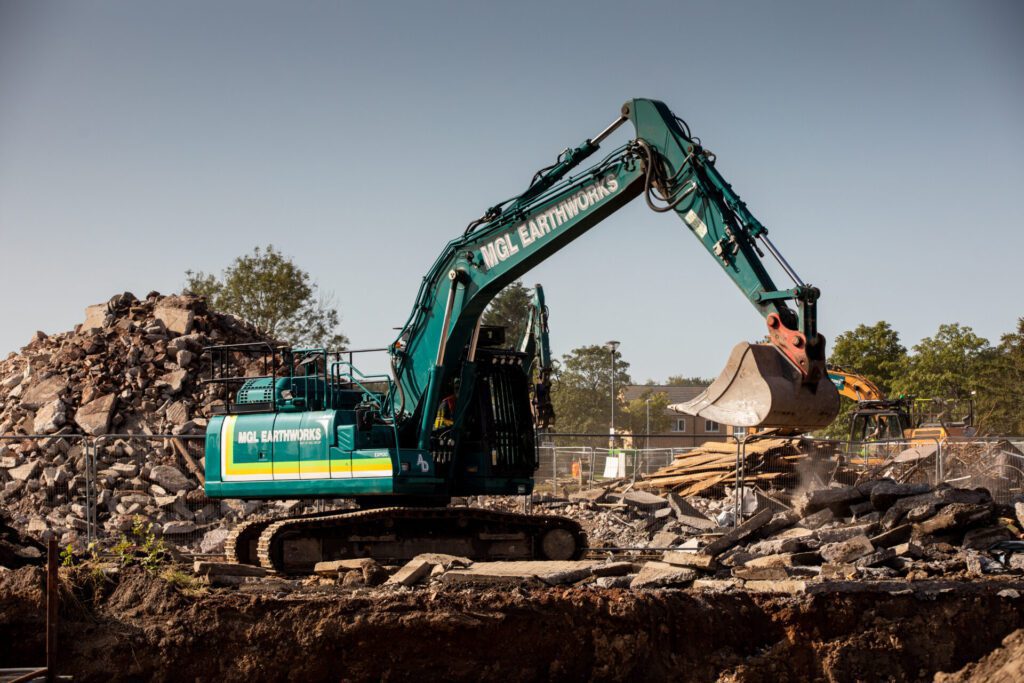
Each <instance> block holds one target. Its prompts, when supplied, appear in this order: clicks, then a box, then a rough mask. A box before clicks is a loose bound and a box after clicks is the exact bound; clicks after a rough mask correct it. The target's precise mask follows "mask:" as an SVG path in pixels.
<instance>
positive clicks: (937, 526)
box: [914, 503, 993, 534]
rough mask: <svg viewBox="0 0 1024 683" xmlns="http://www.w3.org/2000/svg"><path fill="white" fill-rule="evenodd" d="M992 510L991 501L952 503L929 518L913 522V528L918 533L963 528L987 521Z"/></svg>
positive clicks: (990, 516)
mask: <svg viewBox="0 0 1024 683" xmlns="http://www.w3.org/2000/svg"><path fill="white" fill-rule="evenodd" d="M992 512H993V507H992V504H991V503H987V504H983V505H977V504H972V503H952V504H950V505H947V506H946V507H944V508H943V509H942V510H941V511H940V512H939V513H938V514H936V515H935V516H934V517H932V518H931V519H927V520H925V521H923V522H921V523H920V524H915V525H914V530H915V531H916V532H917V533H920V534H934V533H936V532H938V531H950V530H954V529H963V528H966V527H969V526H973V525H975V524H981V523H984V522H987V521H989V520H990V519H991V518H992Z"/></svg>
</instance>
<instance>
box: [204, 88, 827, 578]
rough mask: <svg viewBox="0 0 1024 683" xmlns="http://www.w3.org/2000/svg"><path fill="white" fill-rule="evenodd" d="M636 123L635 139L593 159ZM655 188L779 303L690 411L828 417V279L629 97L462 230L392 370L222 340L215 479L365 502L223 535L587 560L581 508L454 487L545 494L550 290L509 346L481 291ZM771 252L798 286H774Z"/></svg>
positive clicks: (394, 553) (734, 420)
mask: <svg viewBox="0 0 1024 683" xmlns="http://www.w3.org/2000/svg"><path fill="white" fill-rule="evenodd" d="M627 121H629V122H631V123H632V124H633V126H634V128H635V130H636V137H635V138H634V139H632V140H629V141H627V142H625V143H624V144H622V145H620V146H618V147H616V148H615V149H612V150H611V151H610V152H609V153H608V154H607V155H606V156H604V158H603V159H601V160H600V161H599V162H598V163H596V164H594V165H592V166H590V167H589V168H586V169H583V170H578V171H577V169H578V167H579V166H580V165H581V163H582V162H583V161H584V160H585V159H587V158H589V157H591V156H593V155H594V154H595V153H596V152H597V151H598V150H599V149H600V148H601V145H602V144H603V143H604V142H605V140H606V139H607V138H608V137H609V136H610V135H611V134H612V133H613V132H614V131H615V130H616V129H618V128H619V127H620V126H621V125H622V124H624V123H626V122H627ZM640 196H643V197H644V200H645V202H646V203H647V205H648V206H649V207H650V208H651V209H653V210H654V211H656V212H659V213H675V214H676V215H677V216H678V217H679V218H680V219H682V221H683V223H684V225H685V226H686V227H687V228H688V229H689V231H690V233H691V234H692V235H693V236H694V237H695V238H696V239H697V241H698V242H699V243H700V244H701V245H702V246H703V247H704V248H705V249H706V250H707V252H708V253H709V254H710V255H711V257H712V258H713V259H714V260H715V261H716V262H717V263H718V264H719V266H720V267H721V268H722V270H723V272H725V274H726V275H728V276H729V277H730V278H731V279H732V280H733V282H735V283H736V285H737V286H738V287H739V289H740V291H741V292H743V294H744V296H746V297H747V299H748V300H749V301H750V302H751V304H753V306H754V308H755V309H756V310H757V311H758V312H759V313H760V314H761V315H762V317H763V318H764V319H765V323H766V326H767V333H768V338H769V340H770V343H769V344H747V343H741V344H739V345H738V346H737V347H736V348H735V349H733V351H732V354H731V355H730V359H729V364H728V366H727V367H726V369H725V370H724V371H723V373H722V375H721V376H720V377H719V378H718V379H717V380H716V381H715V382H714V383H713V384H712V385H711V386H710V387H709V388H708V390H707V391H706V392H705V393H704V394H703V395H701V396H699V397H698V398H697V399H695V400H694V401H691V402H690V403H689V404H686V405H682V406H677V409H679V410H683V411H687V412H690V413H692V414H697V415H701V416H703V417H706V418H707V419H711V420H715V421H717V422H720V423H723V424H731V425H736V426H745V427H753V426H764V427H772V426H778V427H788V428H799V429H812V428H817V427H821V426H824V425H826V424H828V423H830V422H831V421H832V419H833V418H834V417H835V415H836V413H837V412H838V407H839V400H838V395H837V393H836V390H835V387H834V386H833V385H832V383H831V382H830V381H829V379H828V375H827V373H826V372H825V340H824V338H823V337H822V336H821V335H820V334H819V333H818V331H817V315H816V306H817V300H818V297H819V291H818V289H816V288H815V287H812V286H810V285H808V284H805V283H804V282H803V281H802V280H800V278H799V277H797V275H796V273H795V272H794V270H793V269H792V267H790V265H789V264H788V263H787V262H786V260H785V259H784V258H783V257H782V256H781V255H780V253H779V252H778V250H777V249H776V248H775V246H774V245H773V243H772V242H771V240H769V238H768V231H767V230H766V229H765V227H764V226H763V225H762V224H761V223H760V222H759V221H758V220H757V219H756V218H755V217H754V216H753V215H752V214H751V213H750V212H749V211H748V210H747V207H746V205H745V204H744V203H743V201H742V200H741V199H740V198H739V196H738V195H737V194H736V193H735V192H733V190H732V188H731V187H730V186H729V184H728V183H727V182H726V181H725V180H724V179H723V178H722V176H721V175H720V174H719V173H718V171H717V169H716V167H715V156H714V154H712V153H711V151H709V150H708V149H706V148H704V147H703V146H702V145H701V143H700V141H699V139H698V138H696V137H694V136H693V135H692V134H691V133H690V129H689V127H688V126H687V124H686V123H685V122H684V121H682V120H681V119H679V118H677V117H676V116H675V115H673V114H672V112H671V111H669V109H668V107H666V106H665V105H664V104H663V103H661V102H658V101H655V100H647V99H635V100H630V101H629V102H627V103H626V104H625V105H624V106H623V107H622V111H621V115H620V116H619V117H618V118H616V119H615V121H613V122H612V123H611V124H610V125H609V126H608V127H606V128H605V129H604V130H602V131H601V132H600V133H599V134H598V135H596V136H594V137H593V138H590V139H587V140H585V141H584V142H583V144H581V145H579V146H578V147H575V148H571V149H567V150H565V151H564V152H562V154H561V155H560V156H559V157H558V159H557V160H556V161H555V163H553V164H552V165H550V166H548V167H546V168H543V169H541V170H540V171H538V172H537V173H536V175H535V176H534V177H533V179H532V182H531V183H530V185H529V187H527V189H526V190H525V191H524V192H522V193H521V194H519V195H517V196H515V197H513V198H511V199H508V200H505V201H503V202H500V203H497V204H495V205H493V206H492V207H491V208H489V209H488V210H487V211H486V212H485V213H484V215H483V216H481V217H480V218H478V219H477V220H474V221H473V222H471V223H470V224H469V225H468V226H467V227H466V229H465V230H464V231H463V232H462V234H461V235H459V236H458V237H456V238H455V239H453V240H451V241H450V242H448V244H447V245H446V246H445V247H444V249H443V250H442V251H441V254H440V255H439V256H438V258H437V260H436V261H435V262H434V263H433V265H432V266H431V267H430V270H429V271H428V272H427V274H426V276H424V278H423V280H422V282H421V284H420V287H419V291H418V293H417V294H416V299H415V302H414V305H413V308H412V311H411V313H410V315H409V317H408V319H407V321H406V322H405V324H404V325H403V326H402V328H401V332H400V333H399V334H398V337H397V339H395V341H394V342H393V343H392V344H391V345H390V346H389V347H388V348H387V353H388V354H389V356H390V366H391V372H390V374H389V375H382V376H364V375H363V374H362V373H361V372H360V371H359V370H358V369H357V368H356V366H355V365H354V358H353V355H352V354H351V353H347V354H332V353H329V352H327V351H325V350H322V349H289V348H278V347H275V346H273V345H267V346H266V347H265V350H264V353H263V354H262V355H263V365H262V366H261V368H262V369H260V370H258V371H256V374H252V375H247V374H245V373H242V374H238V375H235V374H232V373H233V372H234V370H233V368H236V367H238V362H237V355H238V354H239V353H242V352H249V351H252V349H251V348H250V349H243V348H240V347H211V348H210V349H209V358H210V361H211V366H212V370H211V375H210V377H209V378H208V381H209V382H211V383H213V384H219V385H221V389H220V390H221V391H222V392H223V396H224V401H223V403H222V404H221V405H219V406H218V407H217V410H216V411H213V412H214V413H215V414H213V415H212V417H211V419H210V422H209V426H208V429H207V432H206V470H207V477H206V495H207V496H209V497H211V498H242V499H279V500H287V499H301V498H306V499H309V498H349V499H352V500H354V501H355V503H356V505H357V506H358V508H357V509H352V510H344V511H334V512H326V513H324V512H321V513H316V514H309V515H302V516H290V517H284V518H268V519H255V520H250V521H248V522H246V523H243V524H240V525H239V526H238V527H236V528H235V530H234V531H233V532H232V535H231V536H230V537H229V539H228V542H227V554H228V556H229V559H231V560H233V561H236V562H244V563H254V564H261V565H263V566H265V567H267V568H268V569H272V570H276V571H279V572H285V573H302V572H309V571H311V570H312V568H313V566H314V565H315V564H316V563H317V562H320V561H326V560H335V559H346V558H359V557H372V558H376V559H378V560H381V561H387V562H391V561H402V560H405V559H408V558H411V557H414V556H415V555H417V554H419V553H423V552H445V553H452V554H457V555H463V556H468V557H470V558H474V559H478V560H486V559H492V560H494V559H552V560H562V559H571V558H576V557H579V556H580V555H581V553H582V552H583V551H584V549H585V546H586V537H585V535H584V533H583V531H582V529H581V528H580V526H579V525H578V524H577V523H576V522H574V521H572V520H569V519H565V518H562V517H557V516H547V515H526V514H516V513H510V512H498V511H494V510H484V509H477V508H473V507H465V506H450V505H448V503H449V501H450V500H451V498H452V497H455V496H459V497H462V496H475V495H525V494H529V493H530V492H531V491H532V488H533V474H534V472H535V470H536V468H537V465H538V462H537V449H536V425H537V423H539V424H540V425H541V426H544V425H545V424H547V423H549V422H550V402H549V400H548V396H547V379H548V375H549V374H550V351H549V350H548V349H547V342H546V335H545V334H544V332H546V325H547V323H546V315H543V312H544V311H546V309H545V307H544V305H543V301H542V299H541V301H540V302H539V305H538V302H537V301H536V300H535V302H534V304H535V305H534V309H535V310H539V311H541V313H542V314H540V315H536V316H532V317H535V318H536V319H535V320H532V322H531V328H530V331H528V334H526V335H524V339H523V340H521V342H520V343H519V344H518V345H517V344H515V343H506V341H505V339H504V330H503V329H501V328H493V327H487V326H483V325H482V324H481V317H482V314H483V313H484V310H485V308H486V307H487V305H488V304H489V302H490V301H491V300H492V299H493V298H494V297H495V296H496V295H497V294H498V293H499V292H500V291H501V290H502V289H503V288H504V287H505V286H507V285H508V284H510V283H512V282H513V281H515V280H517V279H518V278H520V277H522V276H523V275H524V274H525V273H526V272H527V271H529V270H530V269H531V268H533V267H534V266H536V265H537V264H539V263H541V262H542V261H544V260H545V259H547V258H548V257H550V256H551V255H553V254H554V253H556V252H557V251H559V250H560V249H562V248H564V247H566V246H567V245H569V244H570V243H571V242H572V241H573V240H575V239H576V238H578V237H580V236H582V235H583V234H584V233H585V232H587V231H588V230H589V229H590V228H592V227H594V226H595V225H597V224H598V223H599V222H601V221H602V220H604V219H605V218H607V217H608V216H610V215H611V214H613V213H615V212H616V211H617V210H618V209H620V208H621V207H623V206H624V205H625V204H627V203H629V202H630V201H632V200H634V199H636V198H637V197H640ZM765 253H767V254H770V255H771V256H772V257H773V258H774V259H775V260H776V261H777V262H778V264H779V266H780V267H781V268H782V270H783V271H785V273H786V274H787V275H788V276H789V277H790V278H792V280H793V285H794V286H793V287H791V288H788V289H779V288H778V287H776V285H775V284H774V282H773V281H772V278H771V277H770V276H769V274H768V271H767V269H766V267H765V264H764V263H763V259H764V256H765ZM535 296H537V295H536V294H535ZM540 296H541V297H542V296H543V294H542V293H541V294H540ZM789 304H792V307H791V306H790V305H789ZM545 356H546V358H547V360H546V361H544V360H543V358H542V360H541V361H540V362H539V364H538V369H536V370H531V367H532V365H533V363H534V359H536V358H538V357H545ZM248 367H250V368H251V367H252V365H251V364H250V365H249V366H248ZM531 397H532V398H531Z"/></svg>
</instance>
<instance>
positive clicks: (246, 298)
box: [185, 245, 348, 350]
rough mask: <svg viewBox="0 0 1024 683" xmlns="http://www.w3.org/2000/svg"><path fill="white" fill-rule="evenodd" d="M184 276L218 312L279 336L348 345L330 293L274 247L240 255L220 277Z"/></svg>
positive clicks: (306, 342) (323, 344)
mask: <svg viewBox="0 0 1024 683" xmlns="http://www.w3.org/2000/svg"><path fill="white" fill-rule="evenodd" d="M185 277H186V281H185V288H186V289H187V290H189V291H191V292H192V293H193V294H199V295H201V296H205V297H206V298H207V300H208V301H209V302H210V306H211V307H212V308H213V309H214V310H217V311H220V312H222V313H229V314H231V315H234V316H238V317H239V318H243V319H245V320H248V321H249V322H250V323H252V324H253V325H255V326H256V328H257V329H259V330H260V331H261V332H264V333H266V334H268V335H270V336H271V337H273V338H275V339H279V340H281V341H285V342H289V343H291V344H295V345H297V346H311V347H323V348H329V349H331V350H340V349H342V348H344V347H345V345H346V344H348V338H347V337H346V336H345V335H343V334H341V332H340V331H339V330H338V325H339V319H340V316H339V314H338V311H337V309H336V308H335V307H334V306H333V305H332V297H331V296H330V295H327V296H325V295H323V294H322V293H321V292H320V288H319V286H318V285H317V283H316V282H314V281H313V280H312V279H311V278H310V276H309V273H307V272H306V271H304V270H302V269H301V268H299V267H298V266H297V265H295V263H294V262H293V261H292V260H291V259H290V258H288V257H287V256H285V255H283V254H282V253H281V252H279V251H277V250H276V249H274V246H273V245H268V246H267V247H266V248H265V249H261V248H260V247H256V248H254V249H253V251H252V254H245V255H242V256H239V257H238V258H236V259H235V260H234V261H233V262H232V263H231V265H230V266H228V267H227V268H225V269H224V270H223V271H222V273H221V276H220V277H219V278H218V277H217V276H215V275H212V274H208V273H204V272H201V271H200V272H193V271H191V270H187V271H185Z"/></svg>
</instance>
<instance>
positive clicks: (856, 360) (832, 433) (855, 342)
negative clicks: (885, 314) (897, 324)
mask: <svg viewBox="0 0 1024 683" xmlns="http://www.w3.org/2000/svg"><path fill="white" fill-rule="evenodd" d="M906 362H907V349H906V347H905V346H903V344H901V343H900V335H899V333H898V332H896V330H894V329H892V327H891V326H890V325H889V323H887V322H885V321H884V320H879V321H878V322H877V323H875V324H874V325H864V324H861V325H858V326H857V327H856V328H854V329H853V330H847V331H846V332H843V333H842V334H840V335H839V336H838V337H836V339H835V341H834V342H833V343H832V353H831V355H830V356H829V364H831V365H838V366H839V367H841V368H843V369H845V370H847V371H849V372H855V373H857V374H858V375H863V376H864V377H867V378H868V379H870V380H871V381H872V382H874V383H875V385H876V386H877V387H878V388H879V389H880V390H881V391H882V392H883V393H884V394H885V396H889V395H890V394H891V393H892V390H893V382H895V380H896V378H898V377H899V376H900V374H901V373H902V372H903V368H904V366H905V365H906ZM840 401H841V402H840V404H839V414H838V415H837V416H836V419H835V420H833V421H832V424H831V425H829V426H828V427H827V428H825V429H824V430H823V431H822V436H825V437H827V438H832V439H845V438H847V437H848V436H849V433H850V431H849V430H850V417H851V415H852V414H853V411H854V410H855V409H856V408H857V404H856V403H855V402H854V401H848V400H846V399H840Z"/></svg>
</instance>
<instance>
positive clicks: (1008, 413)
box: [976, 318, 1024, 435]
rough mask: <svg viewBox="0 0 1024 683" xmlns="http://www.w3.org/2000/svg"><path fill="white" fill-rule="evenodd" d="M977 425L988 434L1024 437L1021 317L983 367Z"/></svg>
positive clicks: (1023, 370)
mask: <svg viewBox="0 0 1024 683" xmlns="http://www.w3.org/2000/svg"><path fill="white" fill-rule="evenodd" d="M981 372H982V376H981V381H980V384H981V387H980V388H979V389H978V395H977V406H976V410H977V424H978V427H979V429H981V430H984V431H985V432H987V433H990V434H1015V435H1021V434H1024V318H1020V319H1019V320H1018V321H1017V329H1016V331H1014V332H1008V333H1007V334H1004V335H1003V337H1002V340H1001V341H1000V343H999V346H998V347H996V348H995V349H994V351H993V353H992V355H991V359H990V360H989V362H986V363H984V364H983V369H982V371H981Z"/></svg>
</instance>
